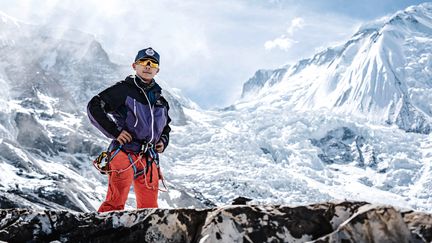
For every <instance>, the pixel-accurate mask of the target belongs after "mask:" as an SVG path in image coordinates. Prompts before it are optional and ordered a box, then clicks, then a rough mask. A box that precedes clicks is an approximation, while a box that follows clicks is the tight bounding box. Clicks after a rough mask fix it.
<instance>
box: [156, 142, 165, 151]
mask: <svg viewBox="0 0 432 243" xmlns="http://www.w3.org/2000/svg"><path fill="white" fill-rule="evenodd" d="M164 149H165V145H164V144H163V143H162V141H159V142H158V143H157V144H156V152H158V153H162V152H163V151H164Z"/></svg>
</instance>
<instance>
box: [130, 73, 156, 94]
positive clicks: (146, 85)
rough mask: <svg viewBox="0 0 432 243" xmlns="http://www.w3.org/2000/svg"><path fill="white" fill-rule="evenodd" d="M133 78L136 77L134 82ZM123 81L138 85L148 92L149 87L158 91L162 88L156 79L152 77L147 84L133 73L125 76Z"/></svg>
mask: <svg viewBox="0 0 432 243" xmlns="http://www.w3.org/2000/svg"><path fill="white" fill-rule="evenodd" d="M135 79H136V82H134V80H135ZM125 81H126V82H127V83H130V84H132V85H133V86H136V85H138V86H139V87H140V88H142V89H143V90H145V91H146V92H148V91H149V90H151V89H155V91H159V92H160V91H161V90H162V88H161V87H160V86H159V84H157V83H156V81H155V80H154V79H152V81H151V82H150V83H149V84H147V83H144V82H143V81H141V79H140V78H139V77H135V75H129V76H127V77H126V79H125ZM135 83H136V84H135Z"/></svg>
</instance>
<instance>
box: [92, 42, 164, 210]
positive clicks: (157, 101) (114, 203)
mask: <svg viewBox="0 0 432 243" xmlns="http://www.w3.org/2000/svg"><path fill="white" fill-rule="evenodd" d="M159 63H160V57H159V54H158V53H157V52H156V51H155V50H153V49H152V48H151V47H149V48H146V49H143V50H140V51H139V52H138V54H137V55H136V57H135V62H134V63H133V64H132V68H133V69H134V70H135V72H136V73H135V75H131V76H128V77H126V79H125V80H123V81H120V82H118V83H116V84H115V85H113V86H111V87H109V88H107V89H105V90H104V91H102V92H101V93H99V94H98V95H96V96H95V97H93V98H92V99H91V100H90V102H89V103H88V106H87V111H88V116H89V118H90V120H91V122H92V123H93V125H95V126H96V127H97V128H98V129H99V130H100V131H101V132H102V133H103V134H105V135H106V136H108V137H109V138H112V139H113V141H112V142H111V145H110V147H109V149H108V158H109V160H108V161H109V164H108V166H107V167H108V174H109V177H108V178H109V182H108V193H107V196H106V200H105V201H104V202H103V203H102V205H101V206H100V208H99V210H98V212H106V211H112V210H123V209H124V205H125V203H126V200H127V197H128V193H129V190H130V186H131V184H132V182H133V184H134V191H135V194H136V202H137V208H157V207H158V204H157V198H158V188H159V179H160V178H161V175H160V170H159V156H158V153H162V152H163V151H164V150H165V149H166V147H167V146H168V142H169V132H170V131H171V128H170V127H169V125H168V124H169V123H170V121H171V119H170V117H169V116H168V109H169V106H168V102H167V101H166V100H165V99H164V98H163V97H162V95H161V90H162V89H161V87H160V86H159V85H158V84H157V83H156V82H155V80H154V77H155V76H156V74H157V73H158V72H159Z"/></svg>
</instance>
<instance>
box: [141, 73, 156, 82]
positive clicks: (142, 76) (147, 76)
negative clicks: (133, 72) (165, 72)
mask: <svg viewBox="0 0 432 243" xmlns="http://www.w3.org/2000/svg"><path fill="white" fill-rule="evenodd" d="M139 76H140V77H141V79H143V80H144V81H147V82H150V81H151V80H152V79H153V78H152V77H151V75H150V76H149V75H142V74H141V75H139Z"/></svg>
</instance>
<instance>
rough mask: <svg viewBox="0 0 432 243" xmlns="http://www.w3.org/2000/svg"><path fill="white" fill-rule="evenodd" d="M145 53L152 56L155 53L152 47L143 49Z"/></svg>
mask: <svg viewBox="0 0 432 243" xmlns="http://www.w3.org/2000/svg"><path fill="white" fill-rule="evenodd" d="M145 53H146V54H147V55H149V56H153V55H154V54H155V52H154V51H153V49H147V50H146V51H145Z"/></svg>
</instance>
